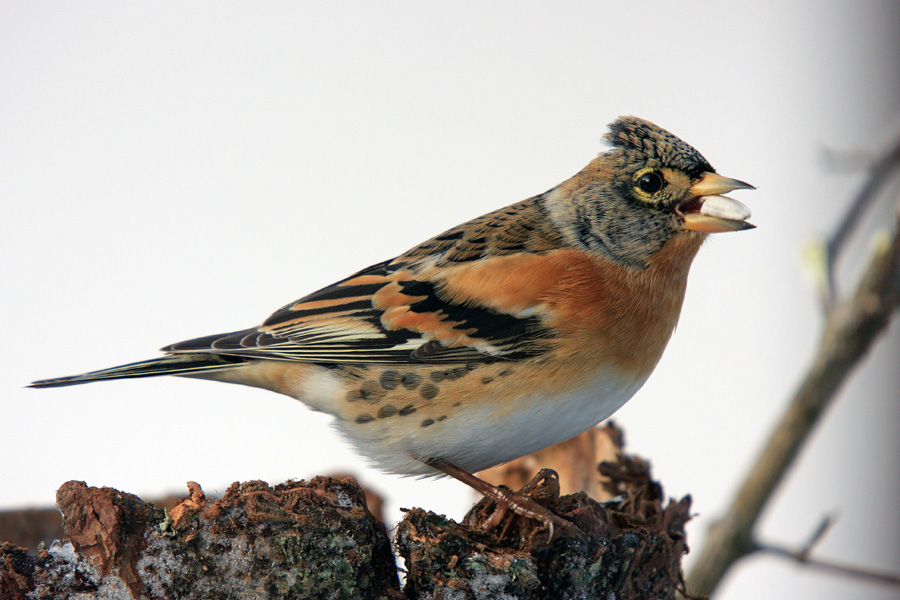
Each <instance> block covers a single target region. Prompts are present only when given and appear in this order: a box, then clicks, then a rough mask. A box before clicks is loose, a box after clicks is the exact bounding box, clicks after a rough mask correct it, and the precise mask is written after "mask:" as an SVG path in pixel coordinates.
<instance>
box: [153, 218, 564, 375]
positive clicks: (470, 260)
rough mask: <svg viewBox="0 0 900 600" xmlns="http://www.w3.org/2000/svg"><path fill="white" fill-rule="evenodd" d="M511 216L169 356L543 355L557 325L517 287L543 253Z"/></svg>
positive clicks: (449, 236) (364, 359)
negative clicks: (527, 265) (507, 223)
mask: <svg viewBox="0 0 900 600" xmlns="http://www.w3.org/2000/svg"><path fill="white" fill-rule="evenodd" d="M526 202H527V201H526ZM520 204H522V203H520ZM515 206H517V205H514V207H515ZM510 208H512V207H510ZM510 208H508V209H504V210H506V211H507V213H508V211H509V210H510ZM507 213H502V212H501V211H498V212H497V213H492V214H491V215H485V217H482V218H481V219H478V220H476V221H472V222H470V223H468V224H466V225H465V226H461V227H459V228H456V229H452V230H450V231H448V232H446V233H445V234H443V235H441V236H438V237H436V238H433V239H432V240H429V241H428V242H425V243H424V244H422V245H420V246H418V247H416V248H413V249H412V250H411V251H410V252H408V253H406V254H404V255H401V256H400V257H398V258H396V259H394V260H392V261H387V262H384V263H379V264H376V265H373V266H371V267H369V268H368V269H365V270H363V271H360V272H359V273H356V274H355V275H352V276H350V277H348V278H347V279H344V280H342V281H339V282H337V283H335V284H333V285H330V286H328V287H325V288H323V289H321V290H319V291H317V292H314V293H312V294H310V295H308V296H306V297H304V298H301V299H300V300H297V301H296V302H294V303H292V304H289V305H287V306H285V307H283V308H281V309H279V310H278V311H276V312H275V313H274V314H273V315H272V316H270V317H269V318H268V319H267V320H266V321H265V322H264V323H263V324H262V325H261V326H260V327H258V328H254V329H248V330H245V331H239V332H235V333H231V334H224V335H215V336H208V337H204V338H198V339H195V340H188V341H186V342H181V343H178V344H173V345H172V346H168V347H166V348H163V350H164V351H166V352H172V353H187V352H212V353H217V354H225V355H234V356H253V357H260V358H270V359H277V360H292V361H304V362H320V363H405V362H471V361H490V360H497V359H507V360H514V359H520V358H525V357H529V356H535V355H537V354H541V353H543V352H546V351H547V350H548V346H547V344H548V342H549V338H551V337H552V332H551V329H550V328H549V327H547V326H546V325H545V324H544V323H543V322H542V321H543V320H542V317H541V314H540V313H541V310H540V308H541V307H540V300H539V298H538V294H536V293H532V292H533V290H532V291H530V292H529V291H527V290H526V292H527V293H526V292H520V291H518V290H519V288H518V286H519V284H520V283H521V280H520V276H519V275H513V273H514V272H516V271H521V270H522V269H517V268H516V264H521V263H522V261H527V259H528V258H529V257H534V256H536V254H535V253H534V252H532V251H529V250H526V249H525V248H524V246H523V245H522V243H516V241H515V240H514V239H513V238H521V239H523V240H524V237H525V236H524V234H525V233H527V231H525V230H523V231H522V232H521V233H515V234H514V235H513V237H511V234H510V233H509V230H510V228H509V227H505V228H501V227H497V225H496V223H495V222H496V220H497V219H498V218H503V215H504V214H506V215H507V217H506V218H508V216H509V215H508V214H507ZM491 223H494V224H493V225H491ZM500 232H506V233H505V235H498V233H500ZM498 244H500V247H498ZM504 272H506V273H507V274H508V275H509V276H507V277H505V278H504V276H503V273H504ZM532 274H533V273H532ZM498 276H499V277H500V279H501V280H500V281H498V280H497V277H498ZM504 285H506V286H514V287H516V288H517V289H516V290H512V291H510V292H509V293H506V294H505V296H506V297H504V292H503V290H502V289H498V288H499V287H503V286H504ZM527 287H528V286H525V288H527ZM523 294H524V295H523Z"/></svg>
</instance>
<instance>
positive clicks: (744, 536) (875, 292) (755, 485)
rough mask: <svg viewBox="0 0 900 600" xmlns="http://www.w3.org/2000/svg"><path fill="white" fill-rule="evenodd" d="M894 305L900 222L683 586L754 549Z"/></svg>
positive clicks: (899, 274) (713, 580)
mask: <svg viewBox="0 0 900 600" xmlns="http://www.w3.org/2000/svg"><path fill="white" fill-rule="evenodd" d="M892 155H893V156H894V161H895V162H900V146H898V149H897V151H896V152H894V153H892ZM896 166H897V165H894V167H896ZM894 167H892V168H891V169H885V170H884V172H883V173H882V171H879V173H877V174H876V173H874V172H873V180H875V179H877V180H878V181H877V182H876V183H875V184H873V183H871V182H869V183H867V184H866V186H865V187H864V188H863V192H861V193H860V194H859V195H858V196H857V202H855V203H854V206H853V207H851V211H850V212H855V211H858V210H859V209H858V208H857V205H858V203H859V198H860V197H862V198H867V197H868V196H869V195H871V194H872V193H874V190H877V189H880V186H881V184H882V183H883V179H884V177H885V176H886V175H885V174H884V173H888V172H891V171H892V170H893V168H894ZM867 190H873V191H867ZM866 202H867V200H866ZM898 217H900V215H898ZM854 219H855V217H848V218H847V219H845V221H844V224H842V229H846V230H847V231H849V230H850V229H851V228H852V222H853V220H854ZM898 221H900V218H898ZM847 223H850V224H849V225H847ZM845 236H846V234H845V233H839V234H836V235H835V237H834V238H833V241H832V244H830V246H833V247H834V248H836V249H837V250H839V249H840V247H841V246H842V244H843V242H844V239H845ZM898 306H900V223H898V227H897V229H895V231H894V233H893V236H892V237H891V239H890V241H889V242H888V243H887V244H884V245H881V246H880V247H879V248H878V249H876V251H875V254H874V256H873V257H872V259H871V262H870V264H869V265H868V267H867V268H866V270H865V273H864V275H863V277H862V279H861V281H860V282H859V284H858V287H857V289H856V292H855V293H854V295H853V296H852V297H851V298H849V299H847V300H845V301H843V302H841V303H839V304H836V305H835V306H834V308H833V309H832V310H830V311H829V312H828V315H827V320H826V323H825V330H824V333H823V336H822V342H821V344H820V346H819V349H818V354H817V356H816V357H815V360H814V361H813V363H812V365H811V366H810V368H809V370H808V372H807V373H806V375H805V377H804V379H803V381H802V383H801V384H800V386H799V388H798V389H797V391H796V392H795V394H794V396H793V398H792V400H791V402H790V404H789V405H788V407H787V409H786V411H785V413H784V414H783V415H782V417H781V420H780V421H779V423H778V425H777V427H776V428H775V430H774V431H773V432H772V435H771V437H770V438H769V440H768V442H767V443H766V445H765V447H764V449H763V451H762V453H761V454H760V456H759V458H758V459H757V461H756V463H755V465H754V467H753V469H752V470H751V471H750V473H749V475H748V476H747V478H746V479H745V480H744V483H743V484H742V485H741V487H740V489H739V491H738V493H737V494H736V496H735V498H734V500H733V501H732V504H731V506H730V508H729V510H728V512H727V514H726V515H725V517H724V518H723V519H721V520H720V521H718V522H717V523H716V524H715V525H713V527H711V529H710V532H709V537H708V539H707V540H706V545H705V547H704V548H703V551H702V553H701V555H700V558H699V560H698V561H697V564H696V566H695V567H694V569H693V571H692V572H691V573H690V575H689V577H688V579H687V590H688V591H689V592H690V593H691V594H699V595H708V594H710V593H711V592H712V591H713V589H715V587H716V585H717V584H718V583H719V581H720V580H721V579H722V576H723V575H724V574H725V572H726V571H727V570H728V569H729V568H730V567H731V566H732V565H733V564H734V563H735V562H736V561H737V560H739V559H740V558H742V557H743V556H746V555H747V554H750V553H752V552H754V551H755V550H757V549H758V548H757V547H756V545H755V543H754V542H753V537H752V531H753V528H754V526H755V525H756V521H757V519H758V518H759V514H760V512H761V511H762V509H763V507H764V506H765V503H766V502H767V500H768V499H769V497H770V496H771V494H772V492H773V490H774V489H775V488H776V486H777V485H778V484H779V483H780V482H781V480H782V478H783V477H784V475H785V473H786V472H787V470H788V468H790V466H791V465H792V464H793V462H794V460H795V459H796V457H797V454H798V453H799V451H800V449H801V447H802V446H803V444H804V443H805V441H806V440H807V438H808V437H809V434H810V433H811V432H812V430H813V428H814V427H815V425H816V423H818V421H819V419H820V417H821V416H822V414H823V413H824V411H825V409H826V408H827V407H828V405H829V404H830V402H831V400H832V399H833V398H834V396H835V394H836V392H837V391H838V389H839V388H840V386H841V385H842V384H843V383H844V381H845V380H846V379H847V377H848V376H849V374H850V372H851V371H852V369H853V368H854V367H855V366H856V365H857V363H858V362H859V361H860V359H861V358H862V357H863V356H864V355H865V354H866V352H867V351H868V349H869V348H870V347H871V345H872V343H873V342H874V341H875V339H876V337H877V336H878V334H879V333H881V332H882V331H883V330H884V329H885V328H886V327H887V325H888V323H889V321H890V318H891V316H892V313H893V312H894V311H895V309H896V308H897V307H898Z"/></svg>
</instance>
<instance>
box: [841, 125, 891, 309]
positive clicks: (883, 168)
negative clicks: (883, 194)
mask: <svg viewBox="0 0 900 600" xmlns="http://www.w3.org/2000/svg"><path fill="white" fill-rule="evenodd" d="M870 169H871V170H870V174H869V178H868V179H867V180H866V182H865V184H864V185H863V187H862V188H861V189H860V190H859V192H857V194H856V197H855V198H853V201H852V202H851V203H850V209H849V210H848V211H847V212H846V213H845V214H844V218H843V219H842V220H841V222H840V224H838V226H837V228H836V229H835V231H834V233H833V234H832V235H831V237H830V238H829V239H828V241H827V242H826V245H825V250H826V252H825V261H826V262H825V268H826V273H825V277H826V286H825V294H826V297H825V306H826V307H827V308H831V307H832V306H833V305H834V303H835V302H836V293H837V292H836V290H835V288H836V286H835V282H834V265H835V263H836V262H837V259H838V256H839V255H840V253H841V250H842V249H843V247H844V244H845V243H846V242H847V240H848V239H849V238H850V235H851V234H852V233H853V229H854V228H855V227H856V225H857V223H858V222H859V219H860V218H861V217H862V215H863V214H865V211H866V209H867V208H868V207H869V205H870V204H871V203H872V202H873V201H874V200H875V199H876V198H877V197H878V192H880V191H881V190H882V189H883V188H884V185H885V184H886V183H887V182H888V181H889V180H890V178H891V176H892V175H893V174H894V173H895V172H896V171H897V170H898V169H900V140H897V141H896V143H894V145H893V146H891V147H890V148H889V149H888V150H887V152H885V153H884V155H882V156H881V157H880V158H879V159H877V160H876V161H874V162H873V163H872V166H871V167H870Z"/></svg>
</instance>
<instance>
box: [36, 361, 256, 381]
mask: <svg viewBox="0 0 900 600" xmlns="http://www.w3.org/2000/svg"><path fill="white" fill-rule="evenodd" d="M243 362H246V359H243V358H240V357H235V356H221V355H215V354H170V355H168V356H161V357H159V358H152V359H150V360H142V361H141V362H136V363H130V364H127V365H121V366H118V367H112V368H110V369H101V370H100V371H91V372H90V373H82V374H81V375H71V376H69V377H57V378H55V379H42V380H41V381H35V382H32V383H31V384H29V385H28V387H33V388H45V387H60V386H64V385H77V384H79V383H90V382H91V381H105V380H107V379H130V378H132V377H156V376H157V375H200V374H202V373H208V372H211V371H219V370H222V369H231V368H234V367H235V366H237V365H239V364H241V363H243Z"/></svg>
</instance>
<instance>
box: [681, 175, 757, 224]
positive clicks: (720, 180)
mask: <svg viewBox="0 0 900 600" xmlns="http://www.w3.org/2000/svg"><path fill="white" fill-rule="evenodd" d="M753 189H756V188H754V187H753V186H752V185H750V184H749V183H744V182H743V181H738V180H737V179H729V178H728V177H722V176H721V175H719V174H718V173H704V174H703V176H702V177H701V178H700V180H699V181H698V182H697V183H695V184H694V185H693V186H692V187H691V189H690V190H689V193H690V198H689V199H688V200H687V202H682V203H681V204H680V205H678V206H677V207H676V209H675V210H676V212H677V213H678V215H679V216H680V217H681V218H682V219H683V221H684V222H683V223H682V225H681V226H682V227H683V228H684V229H690V230H692V231H702V232H704V233H720V232H723V231H741V230H742V229H753V228H754V227H756V225H753V224H751V223H748V222H747V219H749V218H750V209H749V208H747V207H746V206H744V205H743V204H742V203H740V202H738V201H737V200H735V199H734V198H729V197H728V196H723V195H722V194H727V193H728V192H731V191H733V190H753Z"/></svg>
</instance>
